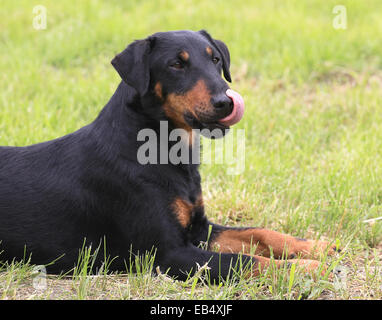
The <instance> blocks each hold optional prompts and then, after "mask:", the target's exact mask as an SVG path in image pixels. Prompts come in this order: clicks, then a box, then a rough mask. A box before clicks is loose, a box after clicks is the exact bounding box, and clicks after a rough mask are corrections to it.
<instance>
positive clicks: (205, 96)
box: [163, 80, 213, 132]
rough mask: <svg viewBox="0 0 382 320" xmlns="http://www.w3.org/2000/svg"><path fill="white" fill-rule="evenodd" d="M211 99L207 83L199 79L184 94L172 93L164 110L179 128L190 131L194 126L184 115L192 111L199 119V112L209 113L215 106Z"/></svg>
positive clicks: (165, 103)
mask: <svg viewBox="0 0 382 320" xmlns="http://www.w3.org/2000/svg"><path fill="white" fill-rule="evenodd" d="M210 100H211V95H210V92H209V90H208V88H207V86H206V83H205V82H204V81H203V80H198V81H197V82H196V84H195V85H194V87H193V88H192V89H191V90H189V91H187V92H186V93H184V94H175V93H170V94H169V95H168V96H167V98H166V100H165V102H164V104H163V110H164V112H165V114H166V116H167V117H168V118H169V119H170V120H171V121H172V122H173V124H174V125H175V126H176V127H177V128H182V129H185V130H187V131H188V132H190V131H191V130H192V128H191V127H190V125H189V124H188V123H187V122H186V121H185V119H184V115H185V114H186V113H190V114H192V115H193V116H194V117H195V118H196V119H198V118H199V117H198V113H199V112H200V113H208V112H209V111H210V110H211V109H212V108H213V107H212V106H211V103H210Z"/></svg>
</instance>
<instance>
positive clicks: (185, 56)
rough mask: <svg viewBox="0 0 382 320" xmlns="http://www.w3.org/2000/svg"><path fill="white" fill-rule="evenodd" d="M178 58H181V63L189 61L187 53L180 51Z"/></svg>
mask: <svg viewBox="0 0 382 320" xmlns="http://www.w3.org/2000/svg"><path fill="white" fill-rule="evenodd" d="M179 56H180V57H181V58H182V60H183V61H188V59H190V55H189V53H188V52H187V51H184V50H183V51H182V52H181V53H180V54H179Z"/></svg>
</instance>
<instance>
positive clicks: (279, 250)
mask: <svg viewBox="0 0 382 320" xmlns="http://www.w3.org/2000/svg"><path fill="white" fill-rule="evenodd" d="M328 245H329V243H328V242H325V241H313V240H299V239H298V238H295V237H292V236H290V235H286V234H282V233H279V232H276V231H272V230H267V229H255V228H250V229H244V230H225V231H223V232H221V233H220V234H219V235H218V236H217V237H216V238H215V239H214V241H213V242H212V243H211V247H212V248H219V251H220V252H231V253H238V252H243V253H250V252H251V250H252V251H253V247H255V249H256V250H255V254H261V255H264V256H267V257H269V256H270V254H271V250H272V252H273V255H274V257H275V258H281V257H283V256H285V255H286V254H288V257H297V256H298V255H301V257H304V258H314V257H316V256H317V255H318V254H321V253H322V252H324V251H325V250H326V249H327V248H328ZM333 253H334V249H333V248H330V249H329V252H328V254H329V255H331V254H333Z"/></svg>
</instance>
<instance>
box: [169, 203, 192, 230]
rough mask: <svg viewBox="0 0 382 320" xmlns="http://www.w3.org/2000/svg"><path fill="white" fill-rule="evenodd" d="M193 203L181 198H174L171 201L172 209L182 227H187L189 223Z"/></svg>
mask: <svg viewBox="0 0 382 320" xmlns="http://www.w3.org/2000/svg"><path fill="white" fill-rule="evenodd" d="M193 208H194V206H193V204H192V203H191V202H189V201H186V200H183V199H181V198H179V197H178V198H176V199H175V201H174V202H173V203H172V209H173V210H174V213H175V215H176V218H177V219H178V221H179V223H180V224H181V226H182V227H183V228H187V227H188V226H189V225H190V223H191V217H192V212H193Z"/></svg>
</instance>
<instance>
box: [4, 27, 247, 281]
mask: <svg viewBox="0 0 382 320" xmlns="http://www.w3.org/2000/svg"><path fill="white" fill-rule="evenodd" d="M211 42H212V43H211ZM206 45H210V46H212V47H214V48H215V47H216V49H217V50H215V51H216V52H214V54H215V55H217V56H218V57H219V58H220V62H219V63H218V64H217V65H215V64H214V63H212V62H211V60H210V57H208V55H206V54H205V53H204V51H205V49H204V48H205V46H206ZM179 50H187V51H188V52H189V53H190V61H189V62H188V65H187V68H185V69H184V70H181V71H179V70H175V69H174V68H173V67H172V66H171V65H169V64H171V63H172V62H171V61H172V59H175V58H176V56H177V53H178V51H179ZM112 64H113V66H114V67H115V68H116V70H117V71H118V73H119V74H120V75H121V78H122V79H123V81H122V82H121V83H120V84H119V86H118V88H117V90H116V92H115V93H114V95H113V96H112V98H111V99H110V101H109V102H108V103H107V104H106V106H105V107H104V109H103V110H102V112H101V113H100V114H99V116H98V117H97V118H96V120H95V121H94V122H93V123H91V124H89V125H87V126H85V127H83V128H81V129H80V130H78V131H76V132H74V133H72V134H69V135H67V136H64V137H62V138H59V139H56V140H53V141H49V142H44V143H40V144H36V145H32V146H27V147H0V241H1V244H0V251H1V250H3V253H2V254H1V255H0V259H1V260H2V261H11V260H12V259H14V258H15V259H23V257H25V256H27V257H28V256H29V255H30V254H31V262H32V263H33V264H49V263H50V262H52V261H53V260H55V259H57V258H58V257H60V256H62V255H63V256H62V257H61V258H60V259H58V260H57V261H56V262H55V263H54V264H52V265H50V266H48V272H51V273H59V272H62V271H68V270H70V269H71V268H73V266H74V265H75V263H76V262H77V259H78V253H79V249H80V248H81V247H82V246H83V244H84V239H85V240H86V242H85V245H87V246H88V245H90V244H91V245H92V246H93V247H97V246H98V245H99V244H101V247H102V248H103V246H106V252H107V254H108V255H110V257H112V258H113V257H118V258H116V259H115V260H114V261H113V263H112V264H111V267H110V269H111V270H120V271H124V270H126V264H128V263H129V261H130V258H131V253H134V254H136V253H144V252H145V251H151V250H152V249H153V248H155V249H156V257H155V266H160V268H161V269H162V271H167V270H169V274H170V275H172V276H176V277H178V278H179V279H184V278H185V274H186V273H187V272H188V271H191V270H194V271H195V270H196V263H198V264H199V265H204V264H205V263H206V262H209V266H210V268H211V270H210V274H211V277H212V278H213V279H217V278H219V276H222V277H223V278H225V277H227V275H228V274H229V272H230V268H231V265H235V263H236V262H237V261H238V259H239V256H238V255H237V254H221V255H220V254H218V253H216V252H212V251H207V250H204V249H202V248H200V247H198V245H199V244H200V243H201V242H203V241H206V240H207V237H208V230H209V228H210V226H212V234H211V237H214V236H215V235H216V234H217V233H218V232H220V231H221V230H223V229H225V227H222V226H217V225H213V224H211V223H210V222H209V221H208V220H207V218H206V216H205V215H204V209H203V207H200V208H198V209H197V210H195V212H193V215H192V222H191V225H190V226H189V227H187V228H183V227H182V226H181V225H180V223H179V222H178V220H177V218H176V216H175V215H174V212H173V211H172V206H171V204H172V203H173V201H174V199H175V198H177V197H181V198H183V199H187V200H188V201H190V202H192V203H193V202H195V200H196V198H197V196H198V195H199V194H200V193H201V186H200V175H199V172H198V165H197V164H179V165H173V164H171V163H170V164H148V165H141V164H139V163H138V161H137V150H138V148H139V146H140V145H141V144H142V142H138V141H137V133H138V131H139V130H141V129H144V128H151V129H153V130H155V131H156V132H158V133H159V121H160V120H168V119H167V118H166V115H165V114H164V112H163V108H162V105H161V103H160V101H159V100H160V99H158V97H157V96H156V95H155V94H154V91H153V90H154V89H153V88H154V85H155V83H157V82H158V81H159V82H160V83H161V84H163V88H162V89H163V96H166V95H168V94H170V93H179V94H181V93H185V92H187V90H189V89H190V88H192V86H193V85H194V84H195V83H196V81H197V80H199V79H203V80H205V82H206V83H207V84H208V88H209V91H210V92H211V96H212V97H216V96H219V95H222V94H224V92H225V90H226V89H227V88H228V86H227V84H226V82H225V81H224V80H223V79H222V78H221V76H220V74H221V72H222V70H224V75H225V76H226V78H227V80H230V74H229V53H228V49H227V48H226V46H225V45H224V44H223V43H222V42H220V41H216V40H215V41H214V40H213V39H212V38H211V37H210V36H209V35H208V34H207V33H206V32H205V31H201V32H192V31H177V32H166V33H157V34H154V35H152V36H151V37H149V38H147V39H145V40H138V41H136V42H133V43H132V44H131V45H130V46H129V47H128V48H126V49H125V51H123V52H122V53H121V54H119V55H117V56H116V58H114V59H113V61H112ZM181 72H182V73H181ZM231 108H232V107H231ZM219 112H221V111H216V115H214V114H212V115H210V118H211V119H212V120H214V119H213V118H214V116H215V118H216V119H215V120H217V119H218V118H221V117H222V116H225V115H227V112H229V110H228V111H224V112H225V114H224V115H223V114H222V113H219ZM191 122H192V121H191ZM193 124H194V127H195V128H200V127H203V122H201V121H197V120H195V122H193ZM173 128H174V125H173V124H172V122H171V121H170V125H169V130H171V129H173ZM104 240H106V241H105V242H104ZM24 250H26V251H24ZM102 250H103V249H102ZM102 260H103V254H100V255H99V256H98V258H97V262H96V267H97V266H98V267H99V266H100V264H101V263H102ZM249 261H252V262H254V259H252V258H250V257H247V256H244V257H243V262H244V263H247V262H249Z"/></svg>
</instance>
